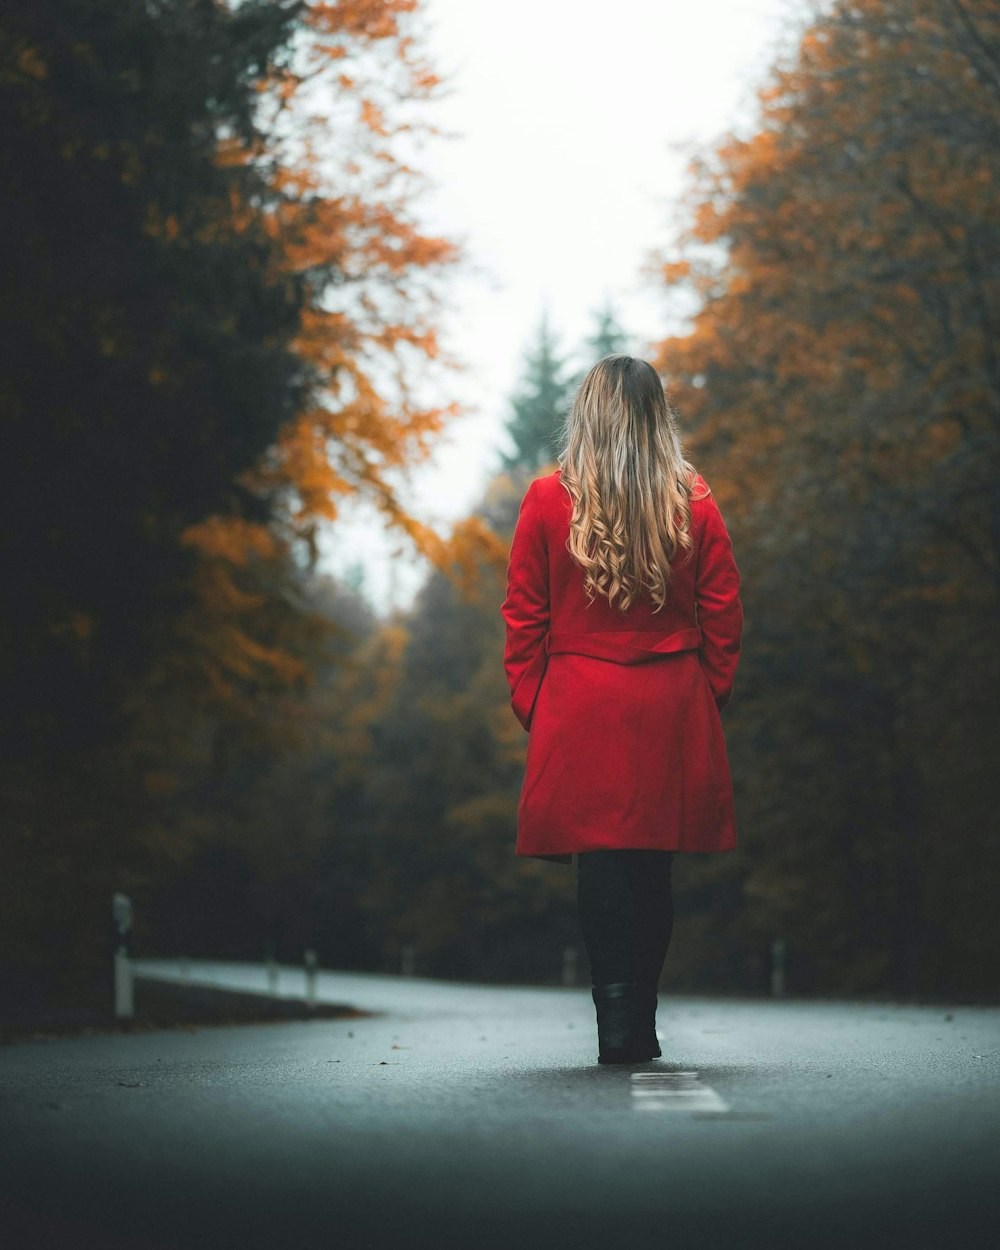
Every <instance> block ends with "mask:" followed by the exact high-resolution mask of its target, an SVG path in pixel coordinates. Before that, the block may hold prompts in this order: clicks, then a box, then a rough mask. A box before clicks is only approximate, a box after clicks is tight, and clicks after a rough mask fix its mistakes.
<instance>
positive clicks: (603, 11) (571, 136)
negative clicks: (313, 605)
mask: <svg viewBox="0 0 1000 1250" xmlns="http://www.w3.org/2000/svg"><path fill="white" fill-rule="evenodd" d="M803 7H804V3H800V2H798V0H614V2H613V3H608V2H607V0H602V2H601V3H597V2H596V0H425V3H424V10H425V12H426V14H427V18H428V25H429V27H430V38H429V40H428V46H429V51H430V54H431V59H432V61H433V64H434V66H435V68H436V69H437V71H438V73H440V74H441V75H442V76H443V77H445V78H446V79H447V80H448V82H449V85H450V88H451V90H450V93H449V94H448V95H447V96H446V97H444V98H442V99H440V100H438V101H437V102H436V103H435V104H434V105H433V106H431V107H429V108H428V110H427V112H428V113H429V114H430V115H431V117H432V119H433V120H434V121H435V122H436V124H438V125H439V126H440V127H441V128H442V129H443V130H444V131H447V132H458V136H457V137H455V138H449V139H445V138H441V139H437V140H434V141H433V142H432V143H431V144H429V145H427V146H426V147H425V148H424V151H423V157H422V165H421V167H422V168H423V169H424V170H425V171H426V172H427V174H428V175H429V176H430V178H431V179H432V182H433V184H434V185H433V188H432V189H431V190H430V192H429V193H428V194H427V195H426V196H425V197H424V199H423V202H422V205H421V206H420V217H421V218H422V222H423V224H424V226H425V228H427V229H428V230H430V231H432V232H435V233H442V234H445V235H447V236H448V237H451V238H455V239H459V240H461V241H462V242H463V243H464V247H465V251H466V255H467V258H468V260H469V262H470V263H469V266H468V272H466V273H464V274H462V275H458V274H457V273H455V274H452V277H451V280H450V283H449V291H450V294H451V308H450V315H449V316H448V318H447V320H446V322H445V324H444V325H443V327H442V328H443V337H444V340H445V342H446V344H447V346H448V348H449V350H450V351H451V352H452V353H453V354H454V355H456V356H458V357H459V358H460V359H461V360H462V361H464V362H465V365H466V368H465V371H464V372H463V373H462V374H452V375H449V382H450V383H451V384H452V385H453V390H452V391H450V392H449V393H448V394H447V395H443V396H441V398H442V400H444V401H450V400H452V399H457V400H459V401H461V402H462V403H464V404H466V405H468V406H469V407H471V408H472V409H474V411H473V412H472V413H471V414H470V415H468V416H465V417H462V418H459V419H457V420H456V421H455V422H453V423H452V425H451V426H450V428H449V431H448V432H447V433H446V434H445V435H443V436H442V438H441V440H440V442H439V443H438V445H437V449H436V451H435V453H434V455H433V456H432V458H431V460H430V461H429V462H427V463H425V464H424V465H421V466H420V467H419V468H418V469H416V470H414V472H413V474H412V489H410V488H406V489H404V490H403V492H402V493H403V497H404V498H405V499H406V500H408V501H409V502H410V504H411V507H412V510H413V511H414V513H415V514H416V515H417V516H419V517H420V519H421V520H422V521H424V522H425V523H427V524H430V525H431V526H433V527H434V528H436V529H438V530H439V531H440V532H445V531H446V530H447V528H448V527H449V525H450V523H451V522H452V521H453V520H455V519H457V518H458V517H460V516H463V515H465V514H466V513H467V512H468V510H469V509H470V508H471V507H472V506H473V505H474V503H475V501H476V499H477V498H478V497H479V495H480V494H481V492H482V489H483V487H484V486H485V484H486V482H487V480H488V479H489V477H490V476H491V475H492V473H493V472H494V471H495V468H496V456H497V449H498V448H499V447H500V446H502V445H503V442H504V440H503V434H502V428H503V423H504V420H505V418H506V417H507V415H508V408H507V399H508V396H509V394H510V392H511V390H512V389H513V387H514V385H515V383H516V381H517V379H518V377H519V374H520V369H521V361H522V355H523V351H524V348H525V346H526V344H527V343H528V342H529V340H530V339H531V337H532V335H533V332H534V330H535V329H536V327H537V324H538V320H539V317H540V314H541V311H542V308H543V306H547V307H548V310H549V314H550V320H551V324H552V326H553V328H554V329H555V331H556V332H557V334H558V335H559V341H560V343H561V345H562V347H563V350H564V352H565V353H566V354H569V353H570V352H571V351H572V350H574V349H575V348H576V347H577V346H578V344H579V342H580V340H581V339H582V338H583V337H584V336H585V335H586V334H588V333H590V332H591V329H592V326H593V317H592V312H593V310H594V309H595V308H596V307H597V306H598V305H599V304H600V303H602V302H603V300H604V298H605V296H610V298H611V300H612V302H613V304H614V305H615V306H616V308H617V309H618V312H619V316H620V318H621V320H622V321H623V323H624V326H625V329H626V330H627V331H628V332H629V333H630V334H631V335H632V336H633V343H632V350H633V351H635V352H637V353H639V354H642V353H643V351H644V347H645V345H646V344H647V343H649V342H650V341H653V340H655V339H658V338H662V337H664V336H665V335H666V334H668V333H670V332H672V331H673V330H675V329H677V328H678V327H677V326H675V325H672V324H670V323H668V320H667V312H666V309H665V307H664V305H663V303H662V301H661V299H660V297H659V296H658V295H657V292H656V291H655V290H654V289H653V288H652V287H651V286H650V285H649V284H648V281H647V280H645V279H643V278H642V275H641V272H640V271H641V266H642V264H643V262H644V260H645V259H646V257H647V254H648V252H649V251H651V250H652V249H653V248H655V247H658V246H661V245H663V244H664V243H666V242H667V241H668V240H669V238H670V236H671V234H672V233H673V231H674V229H675V226H676V224H677V223H676V221H675V220H674V216H675V215H674V212H673V210H672V208H671V201H672V200H673V198H674V197H676V196H677V195H679V194H680V192H681V191H682V190H683V188H684V185H685V179H684V169H685V166H686V164H687V159H688V158H687V153H686V151H685V150H684V145H689V144H692V143H694V144H696V145H698V146H704V145H708V144H710V143H711V142H712V141H713V140H715V139H718V138H719V137H720V136H721V135H722V134H723V133H724V132H725V131H727V130H732V129H736V130H739V131H745V130H746V129H747V128H748V127H749V126H750V125H751V124H752V120H753V118H754V116H755V113H756V100H755V96H754V93H755V91H756V88H757V87H758V86H759V85H760V84H761V83H762V82H763V81H764V79H765V77H766V74H767V69H768V67H769V65H770V64H771V62H772V61H773V59H774V57H775V55H776V54H777V52H778V51H779V49H782V48H784V46H785V45H786V44H787V41H788V38H789V31H790V30H791V28H792V26H793V25H794V23H795V21H796V19H797V16H798V14H799V13H800V12H801V11H802V9H803ZM681 419H682V421H683V414H681ZM393 552H399V553H401V554H397V555H395V556H394V555H393ZM355 561H361V562H362V563H363V564H364V566H365V592H366V594H367V595H368V597H369V598H370V599H371V600H372V602H373V603H374V604H375V605H376V606H377V607H378V608H379V610H384V609H385V608H386V607H387V606H388V605H389V604H396V605H399V606H405V605H407V604H408V603H409V602H410V601H411V600H412V597H413V594H414V593H415V592H416V590H417V589H418V588H419V586H420V584H421V582H422V581H423V579H424V577H425V576H426V574H427V565H426V563H425V562H423V561H420V560H418V559H415V558H413V557H412V556H411V552H410V544H409V540H408V539H406V538H405V536H395V535H389V534H388V533H387V531H386V528H385V525H384V523H383V521H382V520H381V518H380V517H379V516H378V514H377V513H376V512H375V511H374V509H367V508H350V509H345V511H344V513H343V514H342V517H341V519H340V520H338V522H337V523H336V525H335V526H333V527H331V528H330V530H329V531H328V534H327V536H326V540H325V541H324V543H323V562H322V567H323V568H325V569H326V570H328V571H330V572H332V573H334V574H339V573H342V572H343V571H344V570H345V569H346V568H347V567H348V566H349V565H350V564H352V563H353V562H355Z"/></svg>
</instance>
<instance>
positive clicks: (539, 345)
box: [501, 313, 571, 472]
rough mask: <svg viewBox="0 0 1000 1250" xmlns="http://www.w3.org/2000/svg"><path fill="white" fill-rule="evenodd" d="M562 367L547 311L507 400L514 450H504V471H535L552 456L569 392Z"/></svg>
mask: <svg viewBox="0 0 1000 1250" xmlns="http://www.w3.org/2000/svg"><path fill="white" fill-rule="evenodd" d="M565 368H566V362H565V360H564V359H562V358H561V357H560V356H559V354H558V345H557V343H556V339H555V336H554V334H553V333H552V330H551V327H550V326H549V319H548V314H547V313H543V314H542V318H541V322H540V323H539V327H538V333H537V336H536V338H535V341H534V343H533V344H532V345H531V346H530V347H529V349H528V351H527V353H526V355H525V362H524V371H523V374H522V378H521V381H520V384H519V386H518V388H517V390H516V392H515V393H514V395H513V397H512V399H511V401H510V405H511V409H512V415H511V416H510V418H509V419H508V421H507V424H506V427H505V428H506V431H507V433H508V434H509V435H510V438H511V441H512V442H513V444H514V451H512V452H510V453H503V455H502V460H501V465H502V468H503V470H504V471H508V472H509V471H510V470H512V469H524V470H527V471H529V472H534V471H535V470H537V469H539V468H540V467H541V466H542V465H544V464H548V463H549V462H550V461H552V460H554V459H555V457H556V454H557V448H556V441H557V438H558V432H559V426H560V424H561V422H562V418H563V414H564V412H565V409H566V404H567V403H568V402H569V398H570V394H571V382H570V381H569V379H567V378H566V377H565V376H564V370H565Z"/></svg>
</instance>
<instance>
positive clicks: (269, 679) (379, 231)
mask: <svg viewBox="0 0 1000 1250" xmlns="http://www.w3.org/2000/svg"><path fill="white" fill-rule="evenodd" d="M419 24H420V14H419V11H418V9H417V6H416V4H415V3H414V2H413V0H375V2H374V3H373V2H372V0H345V2H343V3H339V4H326V3H319V2H312V3H306V2H304V0H243V2H242V3H239V4H232V5H227V4H224V3H217V2H216V0H180V2H176V3H169V4H167V3H163V4H159V3H155V4H149V3H146V2H145V0H114V3H112V2H111V0H96V2H95V0H58V2H56V0H38V2H35V0H32V3H31V4H28V3H17V2H15V3H14V4H10V5H6V6H5V7H4V12H3V15H2V17H0V96H2V100H3V109H2V110H0V113H2V120H0V140H2V141H0V186H2V190H3V202H4V211H5V213H6V221H5V227H6V228H5V230H4V231H2V232H0V260H2V265H3V270H4V274H5V286H4V297H3V301H2V304H0V318H2V330H3V334H4V339H5V342H6V344H7V346H8V356H7V366H6V367H5V370H4V376H3V381H2V383H0V405H2V409H3V419H4V426H5V430H6V432H7V444H6V451H7V455H6V456H5V457H4V462H3V489H2V491H0V498H2V503H0V509H2V520H0V544H2V546H0V552H2V560H3V567H2V576H3V585H4V591H5V594H6V596H7V599H8V602H9V603H10V604H11V605H13V609H12V610H11V611H9V612H7V613H5V617H4V623H3V627H2V629H3V632H2V635H0V682H2V687H3V699H2V713H0V722H2V723H0V738H2V741H3V746H4V765H3V775H2V786H0V789H2V796H3V803H4V820H5V826H6V830H9V831H10V836H9V837H5V840H4V847H5V855H6V856H7V858H6V859H5V863H4V865H3V869H4V870H3V872H2V873H0V877H2V879H3V880H4V881H5V882H6V883H7V884H8V889H7V890H5V891H4V894H3V897H2V899H0V901H2V903H3V907H2V908H0V910H2V912H3V915H4V922H5V924H6V925H7V926H8V928H9V935H10V937H11V941H10V942H8V943H6V946H7V949H8V950H13V949H14V948H15V947H17V946H19V947H20V950H21V952H22V953H24V952H29V951H31V952H34V954H33V955H32V956H31V957H32V958H35V957H36V956H38V955H40V956H41V957H42V958H47V957H48V951H46V950H44V949H43V947H44V943H43V942H42V941H41V939H40V937H39V935H38V932H37V931H33V926H34V925H36V924H41V923H42V919H41V915H40V912H39V910H38V909H39V907H40V905H41V904H40V900H41V899H42V897H43V896H45V907H46V909H47V910H48V911H49V912H50V913H51V911H52V910H53V909H54V910H55V911H56V912H58V913H59V914H61V915H62V916H63V917H64V919H65V922H66V926H67V928H66V932H67V935H68V934H69V933H70V932H71V930H72V925H73V924H74V923H76V920H75V919H71V918H74V917H75V918H79V917H80V915H81V914H82V913H81V908H82V909H84V911H85V912H86V914H87V915H88V916H89V917H96V916H98V913H97V912H96V911H95V910H94V901H93V900H94V899H97V898H103V897H105V896H106V895H107V894H108V893H109V892H110V888H112V886H113V885H124V886H125V887H126V888H129V889H133V888H135V889H142V888H144V887H143V883H144V882H148V881H149V880H151V879H152V875H153V873H154V872H155V871H156V870H157V865H158V864H159V863H161V860H162V856H163V855H164V854H165V853H166V854H167V855H168V856H175V857H176V856H178V855H180V854H182V845H181V843H180V842H179V841H178V837H179V835H178V828H179V822H180V817H179V815H177V807H178V802H179V798H178V796H179V795H180V794H183V795H185V796H186V801H189V802H190V806H189V807H188V808H187V809H186V810H187V811H188V812H189V813H194V812H197V810H198V809H199V803H200V802H201V801H202V798H203V793H202V792H203V791H204V789H205V787H208V788H211V787H224V785H225V784H226V779H231V777H232V775H233V770H234V769H239V768H241V767H242V766H243V761H244V760H245V759H246V758H247V756H248V755H249V756H250V757H253V756H254V754H255V753H259V752H261V751H265V750H270V751H276V750H279V749H280V748H281V744H282V743H285V742H287V741H294V734H290V733H288V732H286V730H288V728H289V726H290V725H292V724H293V722H294V719H295V717H296V715H297V714H298V713H297V710H296V709H297V707H298V703H299V700H300V699H301V697H302V696H303V694H304V693H305V692H306V690H307V689H308V686H309V684H310V681H311V680H312V675H313V670H314V668H315V667H316V665H317V664H321V663H322V662H323V657H324V656H329V655H330V654H331V651H333V652H335V651H336V646H337V644H336V641H335V638H334V637H333V635H335V634H336V629H335V628H334V625H333V624H332V623H331V621H330V619H329V618H328V617H327V616H326V615H325V613H324V612H323V611H322V610H317V609H316V607H315V604H314V602H313V600H312V599H311V596H310V576H311V574H310V566H311V563H312V559H313V555H314V552H315V538H316V528H317V526H318V525H320V524H324V523H326V522H328V521H330V520H334V519H335V518H336V515H337V499H338V497H340V496H344V495H347V494H354V493H364V494H366V495H367V497H369V498H370V499H372V500H373V501H374V502H375V503H376V504H377V506H379V507H380V508H381V509H382V510H383V511H384V512H385V513H386V515H387V517H388V519H389V520H390V522H391V523H393V524H394V525H396V526H398V527H399V528H400V529H401V530H402V531H403V532H404V533H405V534H406V535H408V536H409V538H410V539H411V540H412V541H413V542H414V543H415V545H416V546H417V548H418V549H419V550H420V551H421V552H422V553H423V554H425V555H427V556H428V557H429V558H430V559H432V560H436V561H439V562H440V561H443V560H446V559H448V558H449V557H450V553H451V550H452V547H451V543H450V542H449V540H447V539H446V538H444V537H442V536H440V535H438V534H436V533H435V532H433V531H432V530H430V529H429V527H427V526H424V525H422V524H421V523H420V521H419V520H418V519H417V518H414V517H412V516H409V515H408V514H407V512H406V511H405V509H404V508H402V506H401V505H400V503H399V499H398V493H397V483H398V478H399V476H400V475H401V474H402V473H403V472H404V470H405V468H406V466H407V465H409V464H410V463H412V462H413V461H414V460H416V459H419V458H420V457H421V456H423V455H426V454H427V452H428V450H429V448H430V446H431V444H432V440H433V436H434V435H435V434H436V433H437V432H438V431H439V430H440V429H441V428H442V425H443V423H444V422H445V421H446V420H447V419H448V418H449V417H450V416H452V415H454V413H455V411H456V409H454V407H453V406H452V405H450V404H449V403H441V402H440V401H439V400H436V399H435V398H434V392H435V386H436V383H435V378H436V376H438V375H437V374H436V371H437V370H438V369H439V368H440V367H442V366H447V365H449V364H450V363H451V362H448V361H447V360H445V359H444V358H443V356H442V353H441V351H440V348H439V344H438V342H437V337H436V334H435V314H436V309H437V300H438V298H439V295H438V290H437V279H436V277H435V275H437V274H439V273H441V272H443V270H444V269H445V268H446V267H447V265H448V264H450V263H451V262H452V261H454V260H455V259H456V258H457V252H456V249H455V248H454V247H453V246H452V245H451V244H450V243H448V242H447V241H445V240H442V239H436V238H432V237H429V236H427V235H426V234H424V233H423V232H422V231H421V229H420V227H419V223H418V221H417V219H416V217H415V212H414V209H413V200H414V197H415V195H416V193H417V191H418V189H419V176H418V174H417V173H416V172H415V170H416V164H417V161H416V160H415V159H414V157H415V154H416V153H417V151H418V149H419V145H420V143H421V142H422V140H423V138H424V137H426V129H427V128H426V125H425V124H424V123H423V122H422V121H421V120H420V118H419V116H418V114H419V111H420V109H421V108H422V107H423V106H424V105H425V103H426V102H427V101H428V100H430V99H431V98H432V97H433V94H434V92H435V89H436V86H437V80H436V78H435V76H434V74H433V72H432V70H431V68H430V67H429V66H428V64H427V63H426V60H425V58H424V56H423V53H422V51H421V47H420V38H419V33H420V32H419ZM164 803H166V806H167V810H169V811H170V812H171V813H174V814H173V815H170V816H169V817H168V818H165V817H164V807H163V804H164ZM181 806H183V804H182V805H181ZM175 816H176V819H175ZM186 824H187V826H188V827H191V826H193V825H198V824H199V822H198V820H197V819H187V821H186ZM210 824H211V821H210V820H204V821H201V822H200V825H201V827H202V828H205V827H206V826H207V825H210ZM80 900H82V901H80ZM81 923H83V924H84V928H85V929H86V931H87V937H86V940H85V941H84V942H83V947H86V953H87V954H88V955H90V956H94V957H95V958H96V957H98V956H100V955H103V947H102V942H103V936H104V930H103V917H101V918H100V919H88V920H87V921H86V922H81ZM88 925H89V926H90V927H89V928H87V926H88ZM76 936H77V937H79V936H80V934H79V932H77V935H76ZM73 940H74V941H75V940H76V939H73ZM69 944H70V939H69V937H68V936H67V940H66V942H65V943H63V945H64V946H68V945H69ZM77 944H78V945H79V943H77ZM83 947H81V949H83Z"/></svg>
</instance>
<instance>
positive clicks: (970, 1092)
mask: <svg viewBox="0 0 1000 1250" xmlns="http://www.w3.org/2000/svg"><path fill="white" fill-rule="evenodd" d="M143 966H144V967H145V969H146V971H147V972H148V971H151V970H156V971H158V972H159V973H161V974H162V975H165V976H174V975H176V967H175V965H171V964H163V965H155V966H154V965H153V964H151V963H149V962H148V961H147V962H146V963H145V964H144V965H143ZM191 975H192V978H193V979H196V980H206V981H208V982H209V983H211V982H212V981H213V980H214V981H215V982H216V983H217V984H220V985H242V986H243V987H250V988H258V989H261V988H263V987H264V985H265V981H264V974H263V970H262V969H261V968H259V967H257V968H247V967H244V966H240V965H221V964H220V965H201V964H199V965H193V966H192V969H191ZM279 991H281V992H285V993H289V994H291V993H297V994H300V993H301V992H302V974H301V973H298V972H293V971H292V970H287V969H286V970H283V971H282V974H281V981H280V985H279ZM319 992H320V995H321V997H323V998H324V999H329V1000H330V1001H338V1002H350V1003H352V1004H354V1005H355V1006H358V1007H362V1008H365V1009H368V1010H372V1011H376V1012H379V1013H381V1014H378V1015H373V1016H370V1017H366V1018H361V1019H344V1020H322V1021H320V1020H317V1021H305V1022H291V1023H276V1024H268V1025H255V1026H244V1027H222V1028H199V1029H197V1030H194V1031H183V1030H164V1031H160V1032H155V1033H137V1034H132V1035H125V1036H118V1035H95V1036H89V1037H78V1038H69V1039H61V1040H49V1041H32V1042H23V1043H17V1044H14V1045H9V1046H5V1047H3V1048H2V1049H0V1143H2V1145H0V1210H2V1214H3V1216H4V1220H3V1224H2V1225H0V1228H2V1233H0V1238H2V1240H3V1244H4V1246H5V1247H6V1248H7V1250H20V1248H21V1247H22V1246H23V1247H29V1246H30V1247H32V1250H42V1248H44V1247H49V1246H51V1247H56V1246H58V1247H63V1246H67V1247H68V1246H74V1247H86V1246H90V1245H95V1246H102V1247H112V1248H114V1247H128V1248H129V1250H143V1248H145V1247H157V1248H158V1250H160V1248H165V1247H170V1248H171V1250H175V1248H176V1250H189V1248H192V1250H194V1248H196V1247H197V1248H201V1247H213V1248H215V1247H218V1248H220V1250H221V1248H228V1247H233V1250H236V1248H237V1247H239V1248H240V1250H246V1248H248V1247H258V1246H279V1245H280V1246H284V1245H286V1244H288V1245H296V1246H303V1247H312V1246H322V1247H327V1246H330V1247H334V1246H337V1245H339V1244H341V1242H342V1240H343V1239H345V1238H349V1239H350V1240H349V1241H348V1242H346V1244H348V1245H350V1246H351V1247H352V1248H354V1247H359V1248H363V1250H367V1248H368V1247H382V1246H386V1247H397V1246H398V1247H428V1248H430V1247H435V1248H436V1247H442V1246H448V1247H451V1246H454V1247H469V1248H470V1250H478V1248H479V1247H483V1248H486V1250H492V1248H499V1247H512V1248H513V1247H517V1248H518V1250H520V1248H521V1247H525V1248H528V1250H530V1248H533V1247H543V1246H544V1247H546V1250H561V1248H563V1247H565V1248H566V1250H570V1248H571V1247H572V1248H574V1250H591V1248H594V1250H596V1248H598V1247H600V1248H602V1250H625V1248H628V1250H644V1248H645V1247H654V1246H655V1247H672V1248H676V1250H687V1248H688V1247H691V1248H692V1250H695V1248H697V1250H715V1248H719V1250H743V1248H744V1247H754V1248H757V1247H759V1248H760V1250H772V1248H774V1247H796V1248H799V1247H802V1248H805V1247H845V1250H846V1248H847V1247H851V1248H852V1250H853V1248H855V1247H868V1246H872V1247H874V1246H880V1247H882V1246H885V1247H892V1248H894V1247H896V1246H899V1247H901V1248H906V1250H912V1248H914V1247H920V1248H923V1247H938V1246H940V1247H945V1246H947V1247H949V1248H951V1247H978V1246H983V1247H986V1246H991V1247H992V1246H995V1245H996V1244H997V1243H998V1239H1000V1237H998V1216H1000V1198H998V1194H997V1190H998V1181H1000V1166H998V1164H1000V1009H994V1008H976V1007H966V1006H958V1007H954V1008H946V1007H934V1006H921V1007H915V1006H895V1005H890V1004H862V1005H857V1004H844V1003H832V1002H794V1001H780V1002H770V1001H731V1000H718V999H707V998H704V999H695V998H674V997H666V998H664V997H663V996H661V1008H660V1019H659V1028H660V1032H661V1034H662V1037H663V1040H662V1042H661V1045H662V1048H663V1052H664V1053H663V1058H662V1059H660V1060H658V1061H655V1062H653V1063H649V1064H643V1065H640V1066H637V1067H624V1068H623V1067H608V1068H605V1067H600V1066H598V1064H597V1063H596V1054H597V1045H596V1027H595V1024H594V1010H593V1005H592V1003H591V1001H590V996H589V991H587V990H585V989H564V990H560V989H537V988H528V987H515V988H496V987H490V986H481V985H475V986H470V985H456V984H453V983H444V982H435V981H430V980H424V979H421V978H406V979H403V978H398V977H391V976H357V975H347V974H334V973H324V974H322V975H321V977H320V981H319Z"/></svg>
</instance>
